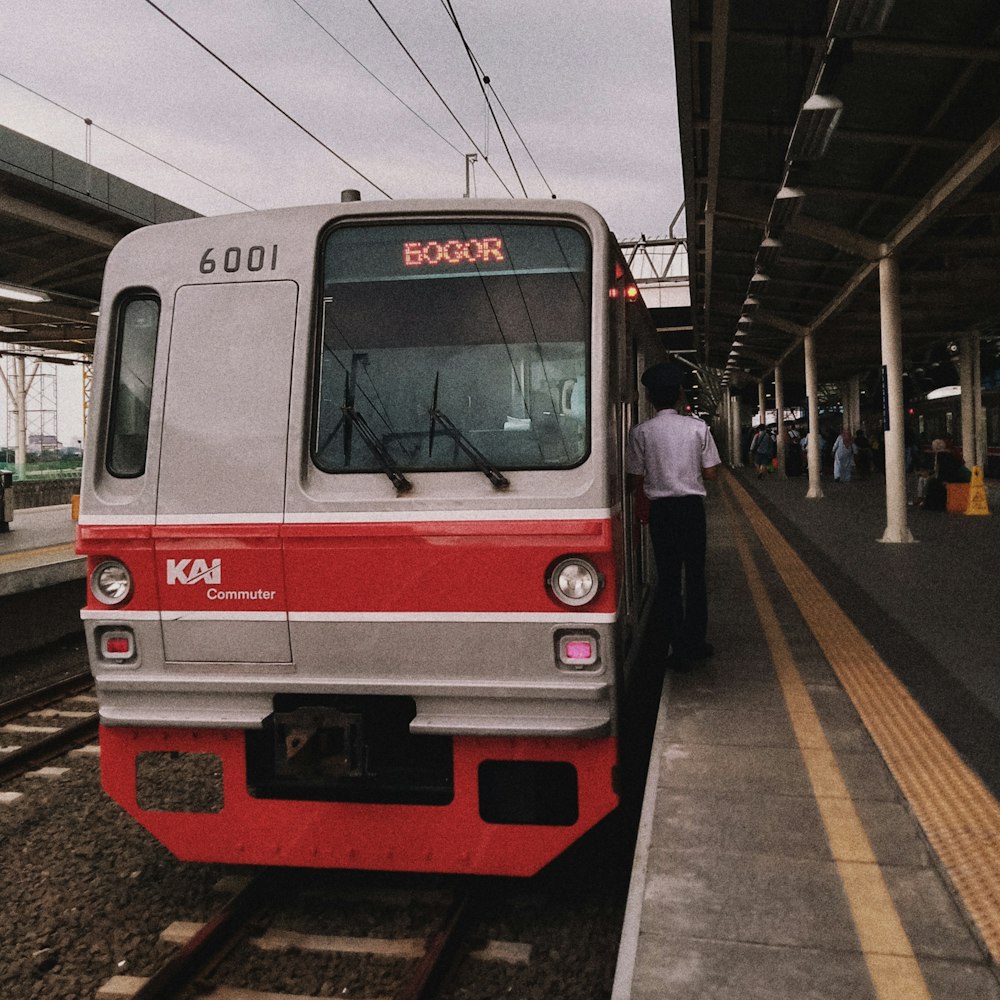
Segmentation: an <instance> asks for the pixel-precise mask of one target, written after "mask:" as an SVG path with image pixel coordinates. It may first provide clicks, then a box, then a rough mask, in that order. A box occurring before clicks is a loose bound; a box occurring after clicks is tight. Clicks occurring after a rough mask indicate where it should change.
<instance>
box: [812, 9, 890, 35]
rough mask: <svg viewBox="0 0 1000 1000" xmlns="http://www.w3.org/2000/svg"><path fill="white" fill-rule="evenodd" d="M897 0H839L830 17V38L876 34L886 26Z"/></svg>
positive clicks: (828, 33)
mask: <svg viewBox="0 0 1000 1000" xmlns="http://www.w3.org/2000/svg"><path fill="white" fill-rule="evenodd" d="M894 2H895V0H837V8H836V10H834V12H833V17H832V18H830V30H829V31H828V32H827V35H828V36H829V37H830V38H849V37H851V36H854V35H875V34H877V33H878V32H880V31H881V30H882V28H883V27H885V21H886V18H887V17H888V16H889V12H890V11H891V10H892V5H893V3H894Z"/></svg>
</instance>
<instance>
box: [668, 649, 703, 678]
mask: <svg viewBox="0 0 1000 1000" xmlns="http://www.w3.org/2000/svg"><path fill="white" fill-rule="evenodd" d="M696 666H697V664H695V663H692V662H691V660H690V659H688V657H687V656H684V655H683V654H682V653H671V654H670V655H669V656H668V657H667V670H671V671H673V672H674V673H675V674H686V673H689V672H690V671H691V670H694V668H695V667H696Z"/></svg>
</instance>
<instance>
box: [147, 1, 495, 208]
mask: <svg viewBox="0 0 1000 1000" xmlns="http://www.w3.org/2000/svg"><path fill="white" fill-rule="evenodd" d="M150 2H151V0H146V3H150ZM368 6H369V7H371V9H372V10H373V11H375V13H376V14H377V15H378V19H379V20H380V21H381V22H382V23H383V24H384V25H385V26H386V28H387V29H388V31H389V34H390V35H392V37H393V38H394V39H395V40H396V43H397V44H398V45H399V47H400V48H401V49H402V50H403V51H404V52H405V53H406V56H407V58H408V59H409V60H410V62H411V63H413V65H414V66H415V67H416V68H417V72H418V73H419V74H420V75H421V76H422V77H423V78H424V81H425V82H426V83H427V86H428V87H430V88H431V90H433V91H434V94H435V96H436V97H437V99H438V100H439V101H440V102H441V103H442V104H443V105H444V106H445V109H446V110H447V112H448V114H450V115H451V117H452V118H454V119H455V124H457V125H458V127H459V128H460V129H461V130H462V132H463V133H464V134H465V137H466V139H468V140H469V142H471V143H472V146H473V148H474V149H475V151H476V152H477V153H479V155H480V156H481V157H482V158H483V161H484V162H485V164H486V166H488V167H489V168H490V170H492V171H493V176H494V177H496V179H497V180H498V181H499V182H500V184H501V185H502V187H503V189H504V191H506V192H507V194H509V195H510V196H511V198H513V197H514V192H513V191H511V189H510V188H509V187H507V184H506V183H505V181H504V179H503V178H502V177H501V176H500V175H499V174H498V173H497V171H496V167H494V166H493V164H492V163H490V160H489V157H488V156H487V155H486V154H485V153H484V152H483V151H482V150H481V149H480V148H479V145H478V144H477V143H476V140H475V139H473V138H472V136H471V135H469V132H468V130H467V129H466V127H465V126H464V125H463V124H462V122H461V121H460V119H459V117H458V115H456V114H455V112H454V111H452V110H451V107H450V106H449V104H448V102H447V101H446V100H445V99H444V98H443V97H442V96H441V93H440V91H438V89H437V87H435V86H434V84H433V83H431V80H430V77H429V76H428V75H427V74H426V73H425V72H424V71H423V69H422V68H421V66H420V63H418V62H417V60H416V59H415V58H414V57H413V54H412V53H411V52H410V50H409V49H408V48H407V47H406V45H405V44H404V43H403V40H402V39H401V38H400V37H399V35H397V34H396V32H395V31H394V30H393V28H392V25H391V24H389V22H388V21H387V20H386V19H385V17H384V16H383V15H382V12H381V11H380V10H379V9H378V7H377V6H376V5H375V0H368Z"/></svg>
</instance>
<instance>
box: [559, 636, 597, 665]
mask: <svg viewBox="0 0 1000 1000" xmlns="http://www.w3.org/2000/svg"><path fill="white" fill-rule="evenodd" d="M565 648H566V659H567V660H590V659H592V658H593V656H594V647H593V646H591V644H590V643H589V642H588V641H587V640H586V639H570V640H569V642H567V643H566V647H565Z"/></svg>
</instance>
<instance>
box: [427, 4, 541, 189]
mask: <svg viewBox="0 0 1000 1000" xmlns="http://www.w3.org/2000/svg"><path fill="white" fill-rule="evenodd" d="M441 6H442V7H444V9H445V12H446V13H447V14H448V18H449V20H450V21H451V23H452V24H453V25H454V26H455V30H456V31H458V34H459V37H460V38H461V39H462V44H463V45H464V46H465V51H466V52H467V53H468V54H469V58H470V59H471V60H472V65H473V67H474V68H475V70H476V73H477V75H478V76H479V78H480V80H481V81H482V83H481V84H480V86H482V85H483V84H485V85H486V86H487V87H489V88H490V92H491V93H492V94H493V96H494V97H495V98H496V101H497V104H499V105H500V110H501V111H502V112H503V113H504V117H505V118H506V119H507V121H509V122H510V127H511V128H512V129H513V130H514V134H515V135H516V136H517V138H518V140H519V141H520V143H521V145H522V146H523V147H524V151H525V152H526V153H527V154H528V159H529V160H531V163H532V165H533V166H534V168H535V169H536V170H537V171H538V176H539V177H541V179H542V183H543V184H544V185H545V186H546V187H547V188H548V189H549V194H551V195H552V197H553V198H555V196H556V193H555V191H553V190H552V185H551V184H549V182H548V180H547V179H546V177H545V174H543V173H542V168H541V167H540V166H539V165H538V163H537V161H536V160H535V158H534V156H532V155H531V150H530V149H529V148H528V144H527V142H525V140H524V136H522V135H521V133H520V131H519V130H518V127H517V125H516V123H515V122H514V119H513V118H511V116H510V112H509V111H508V110H507V109H506V107H504V103H503V101H501V100H500V95H499V94H498V93H497V92H496V88H495V87H494V86H493V84H492V83H490V78H489V77H488V76H487V75H486V74H485V73H484V72H483V67H482V66H481V65H480V62H479V60H478V59H477V58H476V55H475V53H474V52H473V51H472V49H471V48H470V47H469V43H468V42H467V41H466V39H465V34H464V33H463V31H462V27H461V25H460V24H459V23H458V17H457V15H456V14H455V10H454V8H453V7H452V4H451V0H441ZM486 103H487V106H488V105H489V98H487V99H486ZM490 113H491V114H492V113H493V109H492V108H490ZM493 121H494V122H495V123H496V126H497V131H498V132H500V138H501V139H503V132H502V131H501V129H500V123H499V122H497V120H496V116H495V115H494V116H493ZM504 148H505V149H506V148H507V142H506V140H504ZM507 155H508V156H510V150H509V149H508V150H507ZM513 165H514V161H513V158H511V166H513ZM514 172H515V173H517V167H514ZM517 179H518V180H519V181H520V179H521V176H520V174H518V178H517ZM521 187H522V189H523V188H524V185H523V184H522V185H521Z"/></svg>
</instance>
